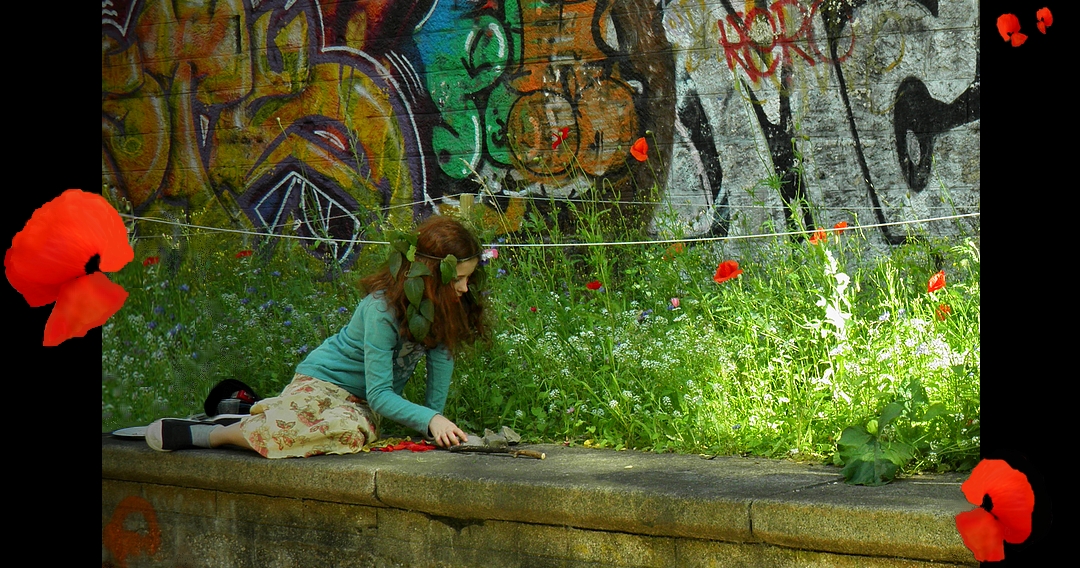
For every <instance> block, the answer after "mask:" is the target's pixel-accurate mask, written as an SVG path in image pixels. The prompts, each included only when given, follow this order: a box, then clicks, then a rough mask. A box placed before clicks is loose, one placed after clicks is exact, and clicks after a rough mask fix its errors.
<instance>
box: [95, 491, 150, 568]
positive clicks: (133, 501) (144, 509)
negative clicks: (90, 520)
mask: <svg viewBox="0 0 1080 568" xmlns="http://www.w3.org/2000/svg"><path fill="white" fill-rule="evenodd" d="M129 525H131V526H134V527H138V529H137V530H133V529H132V528H130V527H129ZM101 543H102V544H103V545H104V546H105V549H106V550H108V551H109V554H111V555H112V557H113V559H114V560H116V564H115V565H116V566H117V567H118V568H127V565H128V559H129V558H133V557H136V556H141V555H146V556H153V555H155V554H157V553H158V550H159V549H160V548H161V528H160V527H159V526H158V520H157V514H156V513H154V507H153V505H151V504H150V502H149V501H147V500H146V499H143V498H142V497H139V496H137V495H130V496H128V497H125V498H124V500H123V501H120V504H119V505H117V506H116V509H114V510H113V515H112V519H110V520H109V522H108V524H106V525H105V528H104V529H102V531H101ZM103 564H104V563H103Z"/></svg>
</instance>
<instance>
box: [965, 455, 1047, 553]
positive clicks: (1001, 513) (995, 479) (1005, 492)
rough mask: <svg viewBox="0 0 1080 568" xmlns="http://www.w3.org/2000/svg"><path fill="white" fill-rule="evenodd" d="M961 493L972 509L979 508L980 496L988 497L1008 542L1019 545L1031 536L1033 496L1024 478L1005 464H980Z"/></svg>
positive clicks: (983, 462)
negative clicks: (972, 506) (974, 506)
mask: <svg viewBox="0 0 1080 568" xmlns="http://www.w3.org/2000/svg"><path fill="white" fill-rule="evenodd" d="M960 490H961V491H963V492H964V497H966V498H967V500H968V501H969V502H971V503H973V504H975V505H981V504H982V501H983V496H985V495H989V496H990V500H991V501H992V502H993V509H992V510H991V511H990V512H991V513H992V514H993V516H994V517H996V518H997V519H998V521H1000V523H1001V527H1002V530H1003V531H1004V532H1003V534H1004V538H1005V540H1007V541H1008V542H1011V543H1013V544H1018V543H1021V542H1024V541H1025V540H1027V537H1028V536H1030V535H1031V513H1032V511H1034V509H1035V492H1034V491H1032V489H1031V484H1030V483H1029V482H1028V478H1027V476H1026V475H1024V474H1023V473H1022V472H1020V471H1017V470H1015V469H1013V468H1012V467H1011V466H1009V464H1008V462H1006V461H1005V460H987V459H984V460H982V461H981V462H979V464H978V465H976V466H975V469H973V470H971V477H969V478H968V480H967V481H965V482H964V484H963V485H961V486H960Z"/></svg>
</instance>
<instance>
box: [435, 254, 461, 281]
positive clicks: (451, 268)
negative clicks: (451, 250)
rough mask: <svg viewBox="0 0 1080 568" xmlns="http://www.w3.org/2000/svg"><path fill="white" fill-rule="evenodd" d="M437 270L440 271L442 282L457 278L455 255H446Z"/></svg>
mask: <svg viewBox="0 0 1080 568" xmlns="http://www.w3.org/2000/svg"><path fill="white" fill-rule="evenodd" d="M439 272H441V273H442V283H443V284H449V283H450V282H451V281H452V280H453V279H455V278H457V257H456V256H454V255H452V254H448V255H446V258H444V259H442V262H440V263H439Z"/></svg>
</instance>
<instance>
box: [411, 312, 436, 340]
mask: <svg viewBox="0 0 1080 568" xmlns="http://www.w3.org/2000/svg"><path fill="white" fill-rule="evenodd" d="M430 329H431V322H429V321H428V320H427V319H425V318H424V316H422V315H420V314H414V315H413V316H412V317H411V318H409V332H410V333H412V336H413V339H415V340H416V341H423V340H424V338H425V337H427V334H428V330H430Z"/></svg>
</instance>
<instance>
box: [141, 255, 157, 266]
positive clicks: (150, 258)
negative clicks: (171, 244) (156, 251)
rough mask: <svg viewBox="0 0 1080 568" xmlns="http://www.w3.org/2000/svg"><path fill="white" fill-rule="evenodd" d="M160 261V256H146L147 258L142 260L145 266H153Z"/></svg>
mask: <svg viewBox="0 0 1080 568" xmlns="http://www.w3.org/2000/svg"><path fill="white" fill-rule="evenodd" d="M159 262H161V257H160V256H148V257H146V259H145V260H143V261H142V265H143V266H153V265H155V264H157V263H159Z"/></svg>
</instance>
